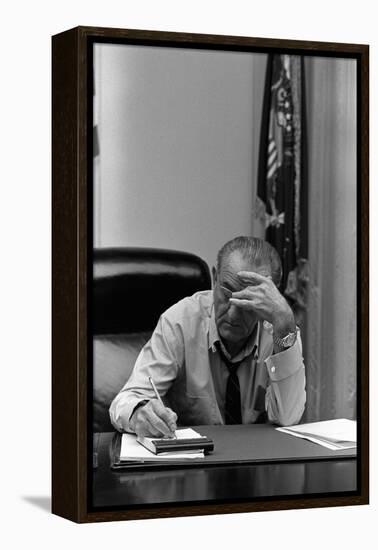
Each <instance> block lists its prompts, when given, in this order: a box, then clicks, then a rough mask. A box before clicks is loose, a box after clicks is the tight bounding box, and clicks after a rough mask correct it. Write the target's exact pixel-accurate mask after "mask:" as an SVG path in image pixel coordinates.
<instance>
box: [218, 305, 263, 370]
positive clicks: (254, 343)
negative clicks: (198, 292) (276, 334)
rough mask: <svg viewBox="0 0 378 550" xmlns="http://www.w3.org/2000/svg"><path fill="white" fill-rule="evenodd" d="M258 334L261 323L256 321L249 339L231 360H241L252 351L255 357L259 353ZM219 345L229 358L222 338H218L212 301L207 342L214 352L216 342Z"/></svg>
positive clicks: (228, 357)
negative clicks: (255, 327) (255, 326)
mask: <svg viewBox="0 0 378 550" xmlns="http://www.w3.org/2000/svg"><path fill="white" fill-rule="evenodd" d="M260 334H261V323H260V322H258V323H257V329H255V330H254V331H253V332H252V334H251V336H250V337H249V339H248V340H247V344H246V345H245V346H244V347H243V349H242V350H241V351H240V352H239V353H238V354H237V355H236V356H235V357H233V358H232V362H235V361H241V360H242V359H244V357H248V356H249V355H251V353H252V352H253V351H254V357H255V359H257V357H258V355H259V343H260ZM218 342H219V344H218V345H220V346H221V348H222V352H223V353H224V355H225V356H226V357H227V359H230V360H231V357H230V355H229V353H228V352H227V350H226V349H225V347H224V345H223V343H222V340H221V339H220V336H219V333H218V329H217V325H216V322H215V311H214V303H213V304H212V306H211V314H210V319H209V328H208V343H209V349H211V350H212V351H213V352H214V353H215V352H216V351H217V343H218Z"/></svg>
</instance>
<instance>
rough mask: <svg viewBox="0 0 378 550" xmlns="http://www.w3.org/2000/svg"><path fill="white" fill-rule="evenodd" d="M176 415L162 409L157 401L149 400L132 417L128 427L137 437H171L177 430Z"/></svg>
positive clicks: (166, 408)
mask: <svg viewBox="0 0 378 550" xmlns="http://www.w3.org/2000/svg"><path fill="white" fill-rule="evenodd" d="M176 421H177V414H176V413H174V412H173V411H172V409H169V408H168V407H164V405H162V404H161V403H160V402H159V401H158V400H157V399H151V401H149V402H148V403H147V404H146V405H144V406H143V407H139V408H138V409H137V410H136V411H135V413H134V414H133V415H132V417H131V420H130V426H131V428H132V429H133V430H134V432H135V433H136V434H137V435H138V436H147V437H172V436H173V435H174V433H175V430H176V428H177V426H176Z"/></svg>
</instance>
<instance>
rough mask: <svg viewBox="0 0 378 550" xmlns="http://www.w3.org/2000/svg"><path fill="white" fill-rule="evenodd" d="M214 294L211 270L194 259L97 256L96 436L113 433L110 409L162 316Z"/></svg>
mask: <svg viewBox="0 0 378 550" xmlns="http://www.w3.org/2000/svg"><path fill="white" fill-rule="evenodd" d="M209 288H211V278H210V272H209V268H208V266H207V264H206V263H205V262H204V261H203V260H201V258H199V257H198V256H195V255H194V254H189V253H186V252H178V251H174V250H162V249H153V248H107V249H97V250H94V251H93V287H92V301H91V310H90V311H91V313H90V316H89V317H90V324H91V328H92V333H93V336H94V342H93V430H94V431H95V432H100V431H111V430H112V426H111V424H110V420H109V413H108V410H109V406H110V403H111V401H112V400H113V398H114V397H115V395H116V394H117V393H118V392H119V390H120V389H121V388H122V386H123V385H124V384H125V382H126V381H127V379H128V378H129V376H130V374H131V371H132V369H133V367H134V363H135V360H136V358H137V356H138V354H139V352H140V350H141V349H142V347H143V345H144V344H145V343H146V342H147V341H148V339H149V338H150V335H151V333H152V331H153V329H154V328H155V326H156V323H157V321H158V319H159V317H160V315H161V314H162V313H163V312H164V311H165V310H166V309H168V308H169V307H170V306H171V305H173V304H174V303H176V302H178V301H179V300H181V299H182V298H184V297H186V296H191V295H192V294H194V293H195V292H197V291H199V290H207V289H209Z"/></svg>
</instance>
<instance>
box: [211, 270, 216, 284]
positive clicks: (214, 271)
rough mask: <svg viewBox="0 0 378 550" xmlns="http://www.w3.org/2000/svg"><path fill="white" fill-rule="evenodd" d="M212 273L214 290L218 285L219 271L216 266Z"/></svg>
mask: <svg viewBox="0 0 378 550" xmlns="http://www.w3.org/2000/svg"><path fill="white" fill-rule="evenodd" d="M211 273H212V275H213V288H214V287H215V285H216V283H217V270H216V268H215V266H213V267H212V269H211Z"/></svg>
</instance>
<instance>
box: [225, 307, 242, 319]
mask: <svg viewBox="0 0 378 550" xmlns="http://www.w3.org/2000/svg"><path fill="white" fill-rule="evenodd" d="M227 313H228V317H229V319H230V320H236V319H237V318H238V317H239V313H240V312H239V309H238V307H237V306H236V305H235V304H232V303H229V306H228V311H227Z"/></svg>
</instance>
